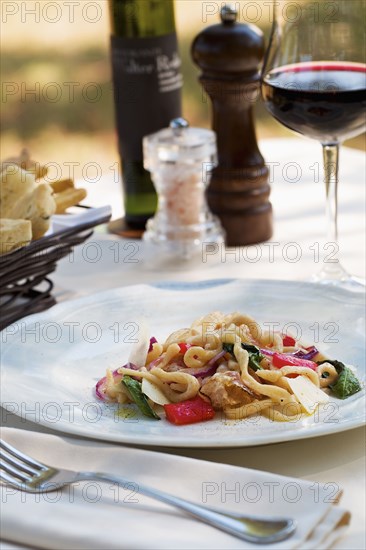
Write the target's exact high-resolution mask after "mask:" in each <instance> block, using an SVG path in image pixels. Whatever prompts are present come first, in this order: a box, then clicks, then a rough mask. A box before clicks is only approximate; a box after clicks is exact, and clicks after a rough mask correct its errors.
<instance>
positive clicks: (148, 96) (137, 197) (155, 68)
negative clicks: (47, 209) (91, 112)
mask: <svg viewBox="0 0 366 550" xmlns="http://www.w3.org/2000/svg"><path fill="white" fill-rule="evenodd" d="M109 8H110V19H111V31H112V37H111V48H112V73H113V85H114V95H115V110H116V125H117V134H118V146H119V153H120V157H121V161H122V177H123V192H124V205H125V212H126V216H125V217H126V223H127V224H128V225H129V226H130V227H132V228H136V229H143V228H144V226H145V223H146V221H147V219H148V218H149V217H151V216H152V215H153V214H154V212H155V209H156V193H155V190H154V186H153V184H152V182H151V179H150V174H149V172H147V171H146V170H144V167H143V154H142V138H143V137H144V136H146V135H148V134H151V133H153V132H156V131H157V130H160V129H161V128H165V127H166V126H169V122H170V121H171V120H172V119H173V118H176V117H179V116H180V115H181V88H182V76H181V71H180V67H181V61H180V57H179V53H178V44H177V35H176V32H175V17H174V3H173V0H109Z"/></svg>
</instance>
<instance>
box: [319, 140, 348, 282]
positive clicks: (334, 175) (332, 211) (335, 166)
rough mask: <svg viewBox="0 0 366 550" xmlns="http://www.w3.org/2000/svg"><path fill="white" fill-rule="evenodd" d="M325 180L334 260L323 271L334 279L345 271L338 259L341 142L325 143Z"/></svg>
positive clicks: (328, 221)
mask: <svg viewBox="0 0 366 550" xmlns="http://www.w3.org/2000/svg"><path fill="white" fill-rule="evenodd" d="M323 161H324V180H325V190H326V212H327V239H328V243H327V244H333V246H334V247H335V251H334V253H333V254H332V260H330V261H328V262H326V263H324V267H323V270H322V271H323V273H326V274H327V276H328V277H330V278H332V279H342V278H343V276H344V275H345V271H344V270H343V268H342V266H341V265H340V263H339V259H338V250H339V248H338V174H339V144H338V143H336V144H330V145H329V144H323Z"/></svg>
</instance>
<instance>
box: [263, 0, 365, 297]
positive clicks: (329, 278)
mask: <svg viewBox="0 0 366 550" xmlns="http://www.w3.org/2000/svg"><path fill="white" fill-rule="evenodd" d="M365 16H366V2H365V0H332V1H331V2H329V1H325V0H324V1H323V0H318V1H317V2H314V1H309V0H297V2H290V1H288V0H276V1H275V2H274V22H273V28H272V35H271V40H270V45H269V48H268V51H267V54H266V59H265V62H264V66H263V73H262V95H263V99H264V102H265V105H266V107H267V109H268V110H269V111H270V113H271V114H272V115H273V116H274V118H276V119H277V120H278V121H279V122H281V123H282V124H283V125H284V126H286V127H287V128H290V129H291V130H294V131H295V132H297V133H300V134H303V135H304V136H306V137H309V138H312V139H316V140H318V141H320V142H321V144H322V146H323V161H324V181H325V186H326V202H327V207H326V211H327V225H328V234H327V237H328V240H329V242H332V243H335V244H336V245H337V242H338V227H337V210H338V201H337V191H338V167H339V148H340V144H341V143H342V142H343V141H344V140H345V139H349V138H351V137H355V136H357V135H359V134H361V133H363V132H364V131H365V129H366V64H365V30H364V22H365ZM313 280H316V281H318V282H322V283H327V284H334V285H339V286H342V287H345V288H349V289H351V290H361V289H362V290H364V282H363V281H362V280H361V279H357V278H356V277H352V276H351V275H349V274H348V272H347V271H346V270H345V269H344V268H343V267H342V265H341V264H340V262H339V259H338V258H337V259H336V262H335V263H328V264H324V267H323V268H322V270H321V271H320V273H318V274H317V275H315V276H314V277H313Z"/></svg>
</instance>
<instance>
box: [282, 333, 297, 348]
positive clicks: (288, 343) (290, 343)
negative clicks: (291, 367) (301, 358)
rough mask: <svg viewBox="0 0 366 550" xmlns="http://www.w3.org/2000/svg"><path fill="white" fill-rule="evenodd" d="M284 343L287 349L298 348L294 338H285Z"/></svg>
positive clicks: (283, 338)
mask: <svg viewBox="0 0 366 550" xmlns="http://www.w3.org/2000/svg"><path fill="white" fill-rule="evenodd" d="M282 343H283V345H284V346H285V347H286V348H287V347H290V346H296V340H295V338H292V336H287V335H286V336H283V337H282Z"/></svg>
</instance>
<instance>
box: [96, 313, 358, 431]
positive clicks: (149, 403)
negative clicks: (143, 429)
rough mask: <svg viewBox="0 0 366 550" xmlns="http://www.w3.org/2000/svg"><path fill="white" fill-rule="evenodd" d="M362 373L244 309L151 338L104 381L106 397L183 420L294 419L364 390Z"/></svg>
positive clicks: (100, 390) (100, 392)
mask: <svg viewBox="0 0 366 550" xmlns="http://www.w3.org/2000/svg"><path fill="white" fill-rule="evenodd" d="M361 389H362V388H361V384H360V382H359V381H358V379H357V377H356V375H355V373H354V370H353V369H352V368H350V367H347V366H346V365H344V364H343V363H341V362H340V361H337V360H331V359H329V358H327V357H325V356H324V355H323V354H322V353H321V352H320V351H319V350H318V349H317V348H316V347H315V346H314V345H311V346H309V345H305V344H304V343H301V341H299V340H296V339H295V338H294V337H292V336H290V335H284V334H281V333H279V332H274V331H268V330H267V331H266V330H263V328H262V327H261V326H260V325H259V323H257V322H256V321H255V320H254V319H253V318H251V317H250V316H248V315H243V314H241V313H237V312H235V313H231V314H228V315H226V314H223V313H220V312H213V313H210V314H208V315H206V316H204V317H202V318H200V319H197V320H196V321H194V322H193V324H192V325H191V327H190V328H182V329H180V330H177V331H175V332H173V333H172V334H171V335H170V336H169V337H168V338H167V339H166V340H165V342H158V341H157V340H156V339H155V338H151V339H149V338H147V341H146V342H143V343H142V347H141V344H140V349H139V353H138V354H137V355H136V360H135V361H130V362H129V363H127V364H126V365H125V366H123V367H120V368H118V369H117V370H115V371H111V370H108V371H107V374H106V376H105V377H104V378H102V379H101V380H99V381H98V383H97V385H96V395H97V397H98V398H99V399H102V400H106V401H111V402H116V403H120V404H123V403H135V404H136V405H137V406H138V408H139V409H140V410H141V412H142V413H143V414H144V415H145V416H147V417H150V418H152V419H156V420H158V419H160V418H161V417H160V414H159V413H161V411H162V407H163V409H164V412H165V416H166V418H167V420H168V421H170V422H172V423H173V424H176V425H183V424H190V423H194V422H201V421H204V420H210V419H211V418H213V417H214V416H215V414H216V413H217V411H221V413H223V414H224V416H225V417H226V418H228V419H232V420H240V419H243V418H246V417H249V416H252V415H258V414H259V415H263V416H266V417H268V418H270V419H271V420H273V421H293V420H296V419H298V418H299V415H300V417H302V415H304V414H306V415H312V414H313V413H314V412H315V410H316V409H317V407H318V406H319V405H321V404H323V403H326V402H327V401H328V400H329V396H330V395H331V394H332V395H333V396H335V397H337V398H339V399H345V398H347V397H350V396H351V395H353V394H355V393H357V392H359V391H360V390H361Z"/></svg>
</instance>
